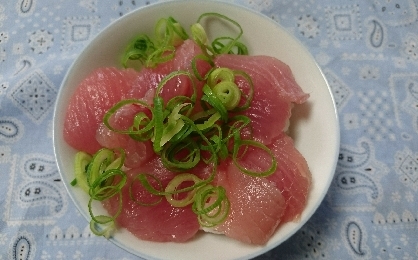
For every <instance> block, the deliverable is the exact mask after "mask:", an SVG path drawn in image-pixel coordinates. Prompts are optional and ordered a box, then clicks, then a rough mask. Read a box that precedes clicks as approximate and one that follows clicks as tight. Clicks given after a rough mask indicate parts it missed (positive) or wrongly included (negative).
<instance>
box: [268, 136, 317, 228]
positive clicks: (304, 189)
mask: <svg viewBox="0 0 418 260" xmlns="http://www.w3.org/2000/svg"><path fill="white" fill-rule="evenodd" d="M269 148H270V149H271V150H272V152H273V153H274V155H275V156H276V159H277V163H278V167H277V168H278V169H277V171H276V172H275V173H274V174H273V175H270V176H269V177H267V179H269V180H271V181H273V182H274V183H275V184H276V185H277V187H278V188H279V190H280V191H281V192H282V194H283V196H284V198H285V200H286V210H285V215H284V216H283V222H288V221H297V220H298V219H299V218H300V215H301V213H302V211H303V209H304V208H305V206H306V203H307V200H308V195H309V190H310V186H311V173H310V171H309V167H308V164H307V162H306V160H305V158H304V157H303V156H302V154H301V153H300V152H299V151H298V150H297V149H296V148H295V146H294V143H293V140H292V138H290V137H289V136H287V135H286V134H284V133H283V134H282V135H281V136H279V137H278V138H277V139H276V140H275V141H274V142H273V144H272V145H270V146H269Z"/></svg>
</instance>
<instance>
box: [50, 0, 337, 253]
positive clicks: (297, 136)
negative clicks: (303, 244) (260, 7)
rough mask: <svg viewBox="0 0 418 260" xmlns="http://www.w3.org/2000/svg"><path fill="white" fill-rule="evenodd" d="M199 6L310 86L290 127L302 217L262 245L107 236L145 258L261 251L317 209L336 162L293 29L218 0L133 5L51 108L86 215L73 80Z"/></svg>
mask: <svg viewBox="0 0 418 260" xmlns="http://www.w3.org/2000/svg"><path fill="white" fill-rule="evenodd" d="M205 12H217V13H221V14H224V15H227V16H228V17H230V18H232V19H234V20H235V21H237V22H238V23H239V24H240V25H241V26H242V28H243V30H244V35H243V38H242V40H243V41H244V42H245V43H246V44H247V46H248V49H249V52H250V54H251V55H259V54H263V55H270V56H274V57H276V58H278V59H280V60H282V61H283V62H285V63H287V64H288V65H289V66H290V67H291V69H292V71H293V73H294V76H295V78H296V81H297V82H298V83H299V85H300V86H301V87H302V89H303V90H304V91H305V92H307V93H309V94H310V98H309V100H308V101H307V102H306V103H305V104H303V105H298V106H296V107H295V108H294V109H293V115H292V118H291V127H290V135H291V136H292V137H293V138H294V141H295V145H296V147H297V149H298V150H299V151H300V152H301V153H302V154H303V155H304V157H305V158H306V160H307V162H308V165H309V167H310V170H311V172H312V180H313V182H312V190H311V192H310V194H309V200H308V203H307V206H306V208H305V210H304V211H303V214H302V216H301V218H300V221H299V222H291V223H286V224H284V225H281V226H280V227H279V229H278V230H277V232H276V233H275V234H274V235H273V237H272V238H271V239H270V240H269V241H268V243H267V244H266V245H263V246H253V245H247V244H243V243H240V242H238V241H235V240H232V239H229V238H227V237H225V236H222V235H215V234H208V233H206V234H201V235H199V236H198V237H196V238H195V239H193V240H192V241H190V242H187V243H155V242H149V241H142V240H139V239H137V238H136V237H134V236H133V235H132V234H130V233H129V232H128V231H126V230H125V229H120V230H118V232H117V233H116V234H115V235H114V236H113V237H112V238H110V240H111V241H112V242H113V243H115V244H116V245H118V246H120V247H121V248H124V249H125V250H127V251H129V252H131V253H133V254H136V255H138V256H141V257H144V258H147V259H172V260H173V259H181V260H186V259H249V258H252V257H255V256H257V255H260V254H262V253H264V252H267V251H269V250H271V249H273V248H274V247H276V246H278V245H280V244H281V243H282V242H283V241H285V240H287V239H288V238H289V237H290V236H292V235H293V234H294V233H295V232H296V231H297V230H298V229H300V228H301V227H302V226H303V224H305V223H306V221H307V220H308V219H309V218H310V217H311V216H312V214H313V213H314V212H315V211H316V210H317V208H318V206H319V205H320V203H321V202H322V200H323V198H324V196H325V194H326V192H327V190H328V188H329V185H330V183H331V180H332V178H333V175H334V171H335V167H336V162H337V157H338V150H339V125H338V118H337V113H336V107H335V105H334V102H333V97H332V93H331V90H330V88H329V86H328V84H327V81H326V79H325V78H324V75H323V73H322V72H321V70H320V68H319V67H318V65H317V63H316V62H315V60H314V59H313V57H312V55H311V54H310V53H309V51H308V50H307V49H306V48H305V47H304V46H303V45H302V44H301V43H300V42H299V41H298V40H297V39H296V38H295V37H294V36H292V35H291V34H289V33H288V32H287V31H286V30H285V29H284V28H282V27H281V26H280V25H279V24H277V23H276V22H275V21H273V20H272V19H270V18H268V17H266V16H264V15H262V14H260V13H257V12H254V11H252V10H250V9H247V8H244V7H242V6H237V5H234V4H230V3H225V2H216V1H174V2H162V3H158V4H154V5H150V6H146V7H143V8H140V9H137V10H135V11H132V12H131V13H129V14H127V15H125V16H123V17H121V18H120V19H118V20H116V21H114V22H112V23H111V24H110V25H109V26H107V27H106V28H104V29H103V31H101V32H100V33H99V34H98V35H97V36H96V37H95V39H94V40H92V41H91V42H90V43H89V44H88V45H87V46H86V48H85V49H84V50H83V51H82V52H81V53H80V55H79V56H78V58H77V59H76V60H75V61H74V63H73V64H72V66H71V67H70V69H69V70H68V72H67V74H66V76H65V78H64V80H63V82H62V85H61V88H60V91H59V94H58V98H57V101H56V107H55V113H54V149H55V155H56V160H57V163H58V167H59V171H60V173H61V176H62V180H63V182H64V183H65V186H66V188H67V190H68V193H69V195H70V197H71V198H72V200H73V201H74V203H75V205H76V206H77V208H78V209H79V210H80V212H81V214H82V215H83V216H85V217H86V219H88V220H90V216H89V213H88V208H87V202H88V197H87V195H86V194H85V193H84V192H82V190H81V189H79V188H74V187H72V186H71V185H70V184H69V183H70V182H71V181H72V180H73V178H74V175H73V174H74V173H73V158H74V155H75V153H76V151H75V150H74V149H73V148H71V147H70V146H68V145H67V143H66V142H65V141H64V139H63V136H62V132H63V125H64V115H65V111H66V107H67V105H68V102H69V97H70V96H71V95H72V93H73V92H74V90H75V88H76V86H77V85H78V83H79V82H80V81H81V80H82V79H83V78H85V77H86V76H87V75H88V74H89V73H90V72H91V71H93V70H94V69H96V68H98V67H106V66H117V67H121V66H120V58H121V54H122V53H123V51H124V49H125V47H126V46H127V44H128V43H129V42H130V41H131V40H132V39H133V38H134V37H135V35H137V34H139V33H148V34H150V35H152V33H153V28H154V25H155V23H156V21H157V20H158V19H159V18H163V17H168V16H172V17H174V18H175V19H176V20H178V21H179V22H180V23H181V24H182V25H183V26H184V27H185V28H188V27H189V26H190V25H191V24H193V23H194V22H195V21H196V20H197V18H198V16H199V15H200V14H202V13H205ZM217 30H218V32H224V31H225V32H226V33H228V30H229V29H226V28H225V27H220V28H219V29H217ZM219 30H220V31H219ZM215 31H216V30H213V32H215ZM209 36H211V31H209ZM100 211H104V209H103V208H101V207H100V206H98V208H96V209H95V212H100ZM86 223H87V222H86ZM215 249H216V250H215Z"/></svg>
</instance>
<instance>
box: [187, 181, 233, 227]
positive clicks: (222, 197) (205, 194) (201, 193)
mask: <svg viewBox="0 0 418 260" xmlns="http://www.w3.org/2000/svg"><path fill="white" fill-rule="evenodd" d="M229 208H230V203H229V199H228V197H227V196H226V191H225V188H223V187H222V186H218V187H213V186H212V185H210V184H208V185H206V186H203V187H201V188H200V189H199V190H197V192H196V194H195V200H194V203H193V205H192V210H193V212H195V213H196V214H197V216H198V221H199V223H200V225H201V226H203V227H214V226H217V225H219V224H221V223H223V222H224V221H225V220H226V218H227V217H228V214H229Z"/></svg>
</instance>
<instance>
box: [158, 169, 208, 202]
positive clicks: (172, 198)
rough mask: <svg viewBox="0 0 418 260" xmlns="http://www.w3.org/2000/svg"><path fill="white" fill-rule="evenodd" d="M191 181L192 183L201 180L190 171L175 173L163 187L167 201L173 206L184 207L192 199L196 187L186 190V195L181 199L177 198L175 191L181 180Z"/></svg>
mask: <svg viewBox="0 0 418 260" xmlns="http://www.w3.org/2000/svg"><path fill="white" fill-rule="evenodd" d="M189 181H190V182H193V184H197V183H200V182H201V181H202V180H201V179H199V178H198V177H197V176H196V175H194V174H190V173H182V174H179V175H176V177H174V178H173V179H172V180H171V181H170V182H169V183H168V184H167V186H166V187H165V192H166V193H167V194H166V195H165V197H166V199H167V201H168V202H169V203H170V204H171V205H173V206H174V207H185V206H187V205H189V204H191V203H192V202H193V201H194V194H195V193H196V189H192V190H190V191H187V195H186V196H185V197H184V198H183V199H177V198H176V197H177V196H176V195H178V193H177V191H178V190H180V189H179V187H180V185H181V184H182V183H183V182H189Z"/></svg>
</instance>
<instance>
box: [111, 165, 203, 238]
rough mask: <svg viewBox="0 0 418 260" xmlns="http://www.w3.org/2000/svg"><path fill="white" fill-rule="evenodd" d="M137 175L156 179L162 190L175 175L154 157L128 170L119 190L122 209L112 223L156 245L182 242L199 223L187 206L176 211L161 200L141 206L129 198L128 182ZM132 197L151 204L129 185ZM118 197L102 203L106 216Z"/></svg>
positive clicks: (137, 187) (114, 208)
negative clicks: (142, 164) (157, 243)
mask: <svg viewBox="0 0 418 260" xmlns="http://www.w3.org/2000/svg"><path fill="white" fill-rule="evenodd" d="M138 173H149V174H153V175H154V176H155V177H157V178H158V179H159V180H160V181H161V183H162V185H163V187H165V186H166V185H167V183H168V182H169V181H170V180H171V179H172V178H174V176H175V173H173V172H171V171H169V170H167V169H166V168H164V166H163V165H162V162H161V159H160V158H158V157H154V159H152V160H151V161H150V162H149V163H147V164H145V165H144V166H142V167H140V168H137V169H132V170H130V171H128V173H127V174H128V176H129V182H128V184H127V185H125V186H124V187H123V190H122V194H123V195H122V203H123V209H122V212H121V214H120V215H119V217H118V218H117V219H116V222H117V224H118V225H119V226H121V227H125V228H126V229H127V230H128V231H130V232H131V233H132V234H134V235H135V236H136V237H138V238H140V239H143V240H149V241H156V242H169V241H171V242H185V241H187V240H189V239H191V238H192V237H193V236H194V235H195V234H196V233H197V232H198V231H199V228H200V226H199V223H198V221H197V218H196V214H195V213H194V212H193V211H192V209H191V206H190V205H189V206H187V207H180V208H176V207H173V206H171V205H170V204H169V203H168V202H167V200H166V199H165V198H164V197H163V199H162V201H161V202H160V203H158V204H156V205H154V206H141V205H139V204H137V203H135V202H134V201H132V200H131V199H130V195H129V186H130V182H131V181H132V179H133V178H134V176H135V175H137V174H138ZM132 194H133V196H134V197H135V198H136V199H139V198H141V199H142V200H141V201H144V200H147V199H148V200H149V201H148V202H153V201H155V198H152V195H150V194H149V193H148V192H147V191H144V188H143V187H141V186H140V185H137V184H134V185H132ZM118 203H119V197H118V196H114V197H112V198H111V199H109V200H107V201H105V202H104V203H103V205H104V207H105V208H106V209H107V210H108V211H109V213H110V214H114V213H115V212H116V211H117V209H118Z"/></svg>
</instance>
